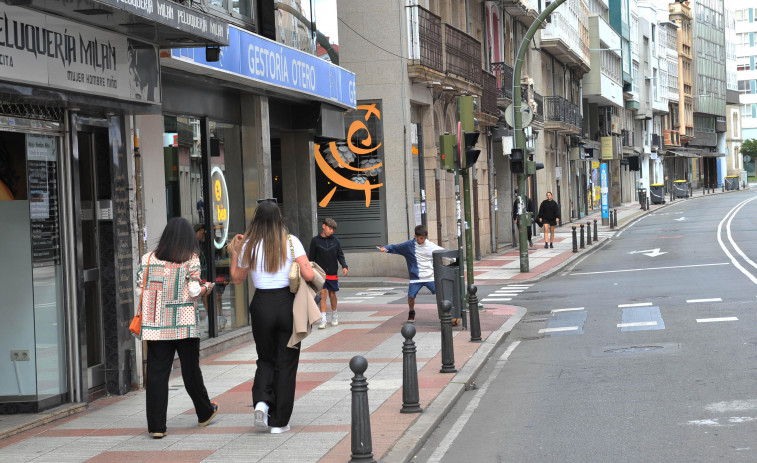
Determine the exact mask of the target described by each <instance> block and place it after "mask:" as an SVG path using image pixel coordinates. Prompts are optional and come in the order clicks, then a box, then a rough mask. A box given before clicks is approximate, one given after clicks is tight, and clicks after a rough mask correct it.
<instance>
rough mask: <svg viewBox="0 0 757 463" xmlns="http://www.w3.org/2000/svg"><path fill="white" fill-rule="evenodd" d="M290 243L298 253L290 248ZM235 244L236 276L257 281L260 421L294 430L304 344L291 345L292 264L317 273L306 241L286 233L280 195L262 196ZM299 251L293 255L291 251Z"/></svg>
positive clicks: (253, 311) (276, 429) (254, 313)
mask: <svg viewBox="0 0 757 463" xmlns="http://www.w3.org/2000/svg"><path fill="white" fill-rule="evenodd" d="M290 241H291V246H292V247H293V248H294V253H292V252H291V251H290ZM230 248H231V253H232V256H231V278H232V280H233V281H234V283H235V284H241V283H242V282H244V280H245V279H247V275H248V272H249V276H250V278H251V279H252V282H253V284H254V285H255V295H254V296H253V298H252V302H251V303H250V319H251V321H252V337H253V338H254V339H255V349H256V350H257V353H258V361H257V370H256V371H255V381H254V383H253V385H252V401H253V403H254V404H255V427H256V428H258V429H259V430H261V431H267V430H268V429H269V428H268V427H269V426H270V427H271V428H270V432H271V433H272V434H278V433H282V432H286V431H289V418H290V417H291V416H292V408H293V407H294V393H295V386H296V379H297V365H298V363H299V359H300V345H299V344H297V346H296V349H292V348H288V347H287V343H288V342H289V338H290V337H291V336H292V325H293V316H292V305H293V303H294V294H292V293H291V292H290V291H289V269H290V267H291V266H292V262H297V264H298V265H299V266H300V272H301V274H302V276H303V277H304V278H305V280H307V281H311V280H312V279H313V277H314V276H315V273H314V272H313V268H312V267H311V266H310V262H309V261H308V258H307V255H306V254H305V249H304V248H303V246H302V243H301V242H300V240H299V239H297V237H295V236H291V235H289V234H288V233H287V228H286V225H285V224H284V219H283V218H282V217H281V212H280V211H279V208H278V206H277V205H276V202H275V201H268V200H266V201H262V202H261V203H260V204H258V207H257V209H256V210H255V215H254V216H253V218H252V222H250V226H249V227H247V231H245V234H244V236H242V235H237V236H236V237H234V243H232V246H230ZM292 254H294V257H293V256H292Z"/></svg>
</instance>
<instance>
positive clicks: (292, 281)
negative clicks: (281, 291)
mask: <svg viewBox="0 0 757 463" xmlns="http://www.w3.org/2000/svg"><path fill="white" fill-rule="evenodd" d="M287 238H289V252H290V253H291V254H292V266H291V267H290V268H289V291H290V292H292V293H296V292H297V290H298V289H299V288H300V266H299V264H298V263H297V261H296V260H294V245H292V235H288V236H287Z"/></svg>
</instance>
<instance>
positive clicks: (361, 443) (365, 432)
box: [350, 355, 376, 463]
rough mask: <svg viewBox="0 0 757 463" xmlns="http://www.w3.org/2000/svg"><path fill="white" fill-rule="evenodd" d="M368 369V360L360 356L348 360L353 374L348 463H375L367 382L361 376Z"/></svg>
mask: <svg viewBox="0 0 757 463" xmlns="http://www.w3.org/2000/svg"><path fill="white" fill-rule="evenodd" d="M367 369H368V360H366V359H365V357H363V356H362V355H356V356H354V357H352V360H350V370H352V372H353V373H354V374H355V376H354V377H353V378H352V384H351V385H350V391H352V427H351V431H350V434H351V437H352V454H351V455H350V463H353V462H354V463H357V462H368V463H376V460H375V459H374V458H373V442H372V440H371V409H370V408H368V381H367V380H366V379H365V376H363V373H365V370H367Z"/></svg>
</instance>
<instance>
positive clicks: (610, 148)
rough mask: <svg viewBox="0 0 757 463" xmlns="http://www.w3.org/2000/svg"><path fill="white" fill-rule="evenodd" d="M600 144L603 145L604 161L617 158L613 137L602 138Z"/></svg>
mask: <svg viewBox="0 0 757 463" xmlns="http://www.w3.org/2000/svg"><path fill="white" fill-rule="evenodd" d="M600 142H601V145H602V148H601V150H602V160H603V161H607V160H611V159H614V158H615V151H614V145H613V143H612V137H601V138H600Z"/></svg>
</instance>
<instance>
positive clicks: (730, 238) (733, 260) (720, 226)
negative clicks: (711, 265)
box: [718, 196, 757, 285]
mask: <svg viewBox="0 0 757 463" xmlns="http://www.w3.org/2000/svg"><path fill="white" fill-rule="evenodd" d="M755 199H757V196H755V197H753V198H749V199H745V200H744V201H742V202H740V203H739V204H737V205H736V206H734V207H733V209H731V210H730V211H728V213H727V214H726V215H725V217H723V220H721V221H720V223H719V224H718V244H720V248H721V249H722V250H723V252H724V253H725V255H726V256H728V258H729V259H731V263H733V266H734V267H736V268H737V269H739V271H740V272H741V273H743V274H744V275H746V277H747V278H749V279H750V280H752V283H754V284H756V285H757V277H755V276H754V275H752V274H751V273H750V272H749V271H748V270H747V269H745V268H744V267H743V266H742V265H741V264H740V263H739V262H738V261H737V260H736V258H735V257H734V256H733V255H732V254H731V253H730V252H729V251H728V249H726V247H725V244H723V239H722V238H721V237H720V231H721V230H722V229H723V222H725V221H726V219H728V224H727V225H726V234H727V235H728V241H729V242H730V243H731V246H733V249H734V250H735V251H736V252H737V253H738V254H739V255H740V256H741V257H742V258H743V259H744V260H745V261H747V262H748V263H749V264H750V265H751V266H752V267H754V268H757V264H755V263H754V262H753V261H752V260H750V259H749V258H748V257H747V256H746V255H745V254H744V253H743V252H742V251H741V248H739V247H738V246H737V245H736V243H735V242H734V241H733V236H732V235H731V222H732V221H733V218H734V217H735V216H736V213H737V212H739V211H740V210H741V208H742V207H744V206H745V205H746V204H747V203H748V202H750V201H754V200H755ZM729 216H730V217H729Z"/></svg>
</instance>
